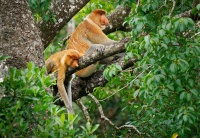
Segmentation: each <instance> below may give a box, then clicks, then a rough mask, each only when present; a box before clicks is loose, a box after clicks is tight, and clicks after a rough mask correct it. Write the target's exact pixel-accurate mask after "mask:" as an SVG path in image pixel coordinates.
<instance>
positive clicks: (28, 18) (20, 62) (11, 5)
mask: <svg viewBox="0 0 200 138" xmlns="http://www.w3.org/2000/svg"><path fill="white" fill-rule="evenodd" d="M0 3H1V4H0V5H1V8H0V56H2V55H3V54H4V55H8V56H10V58H9V59H7V60H6V62H5V64H6V65H8V66H13V67H17V68H24V67H26V65H27V62H28V61H33V62H34V63H35V64H36V65H38V66H40V67H41V66H43V64H44V61H43V44H42V41H41V38H40V34H39V29H38V28H37V26H36V24H35V21H34V18H33V17H32V15H31V11H30V9H29V7H28V3H27V1H26V0H1V2H0Z"/></svg>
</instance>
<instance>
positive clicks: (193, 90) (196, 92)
mask: <svg viewBox="0 0 200 138" xmlns="http://www.w3.org/2000/svg"><path fill="white" fill-rule="evenodd" d="M190 92H191V93H192V94H193V95H194V96H195V97H197V96H198V94H199V93H198V91H197V90H196V89H190Z"/></svg>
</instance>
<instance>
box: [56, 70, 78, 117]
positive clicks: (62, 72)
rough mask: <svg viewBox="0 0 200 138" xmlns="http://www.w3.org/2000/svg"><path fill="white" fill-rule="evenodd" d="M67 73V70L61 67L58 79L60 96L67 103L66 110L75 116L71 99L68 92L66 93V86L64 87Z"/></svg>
mask: <svg viewBox="0 0 200 138" xmlns="http://www.w3.org/2000/svg"><path fill="white" fill-rule="evenodd" d="M65 71H66V70H65V68H63V67H60V68H59V69H58V79H57V86H58V91H59V93H60V96H61V98H62V100H63V101H64V103H65V106H66V108H67V110H68V113H72V114H74V110H73V108H72V106H71V105H70V102H69V98H68V96H67V92H66V90H65V86H64V80H65Z"/></svg>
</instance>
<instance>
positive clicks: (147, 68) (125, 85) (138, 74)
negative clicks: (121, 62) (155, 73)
mask: <svg viewBox="0 0 200 138" xmlns="http://www.w3.org/2000/svg"><path fill="white" fill-rule="evenodd" d="M150 67H151V66H149V67H148V68H146V69H145V70H143V71H142V72H141V73H140V74H138V75H137V76H136V77H135V78H134V79H133V80H132V81H131V82H129V83H128V84H127V85H125V86H124V87H122V88H121V89H119V90H117V91H116V92H114V93H113V94H111V95H110V96H108V97H106V98H104V99H101V100H99V101H100V102H101V101H105V100H107V99H109V98H110V97H112V96H113V95H115V94H116V93H118V92H120V91H121V90H123V89H125V88H126V87H128V86H129V85H130V84H131V83H133V82H134V81H135V80H136V79H137V78H138V77H140V76H141V75H142V74H143V73H144V72H145V71H146V70H147V69H149V68H150Z"/></svg>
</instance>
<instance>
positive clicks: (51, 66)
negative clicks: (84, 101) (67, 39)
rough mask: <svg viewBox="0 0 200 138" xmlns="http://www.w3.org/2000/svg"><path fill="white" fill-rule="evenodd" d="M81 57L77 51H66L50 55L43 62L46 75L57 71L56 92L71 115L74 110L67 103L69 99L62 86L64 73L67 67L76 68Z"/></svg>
mask: <svg viewBox="0 0 200 138" xmlns="http://www.w3.org/2000/svg"><path fill="white" fill-rule="evenodd" d="M81 56H82V54H81V53H79V52H78V51H77V50H74V49H68V50H63V51H60V52H57V53H55V54H53V55H51V56H50V57H49V58H48V59H47V60H46V61H45V66H46V68H47V73H52V72H55V71H58V75H57V87H58V91H59V93H60V96H61V98H62V100H63V101H64V103H65V106H66V107H67V110H68V113H72V114H73V113H74V110H73V108H72V104H71V103H70V101H69V98H68V95H67V92H66V89H65V86H64V81H65V72H66V70H67V69H68V68H69V67H70V68H75V67H78V60H79V59H80V57H81ZM67 79H68V78H67ZM68 80H70V79H68ZM71 95H72V94H70V96H71Z"/></svg>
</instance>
